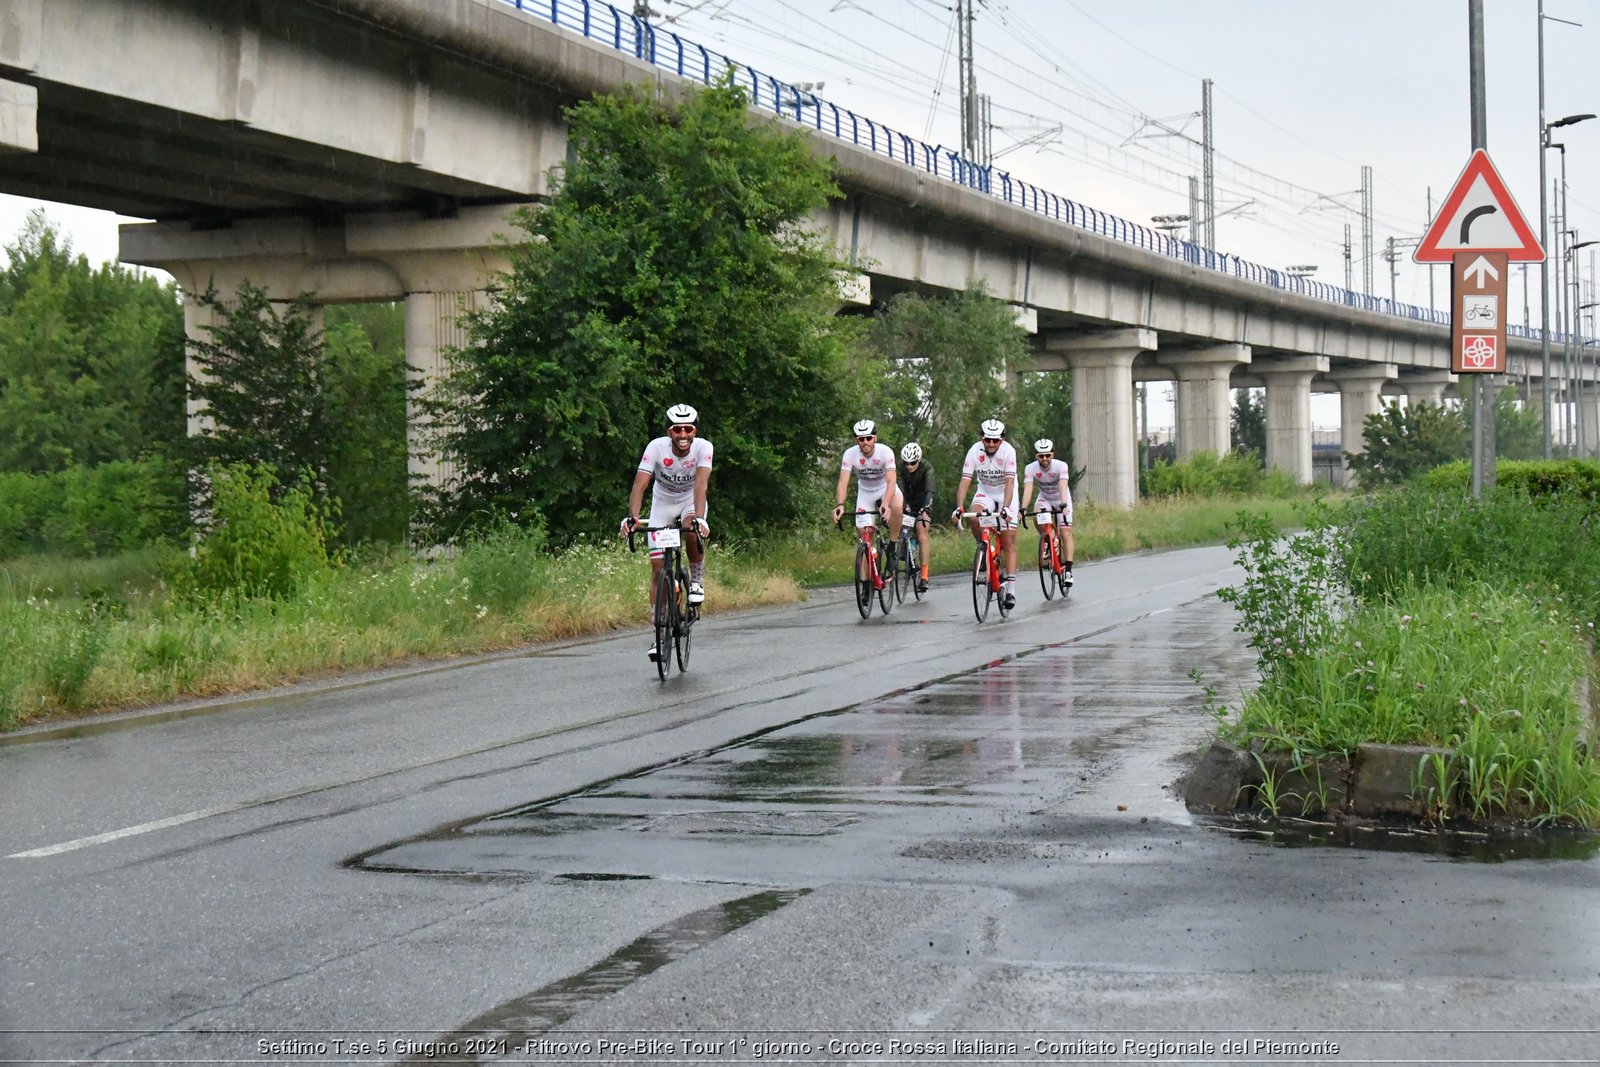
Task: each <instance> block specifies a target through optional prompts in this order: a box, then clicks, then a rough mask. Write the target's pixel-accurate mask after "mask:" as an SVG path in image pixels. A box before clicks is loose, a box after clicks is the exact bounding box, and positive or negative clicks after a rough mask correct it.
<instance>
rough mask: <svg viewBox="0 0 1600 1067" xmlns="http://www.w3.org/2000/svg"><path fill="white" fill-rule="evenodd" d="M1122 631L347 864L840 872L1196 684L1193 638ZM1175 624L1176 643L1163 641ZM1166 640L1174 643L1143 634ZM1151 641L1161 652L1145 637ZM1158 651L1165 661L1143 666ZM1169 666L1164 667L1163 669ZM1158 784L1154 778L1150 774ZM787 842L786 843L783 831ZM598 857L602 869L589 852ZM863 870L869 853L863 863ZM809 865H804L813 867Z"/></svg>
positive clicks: (1122, 727)
mask: <svg viewBox="0 0 1600 1067" xmlns="http://www.w3.org/2000/svg"><path fill="white" fill-rule="evenodd" d="M1166 635H1167V640H1165V641H1160V642H1155V641H1151V640H1149V639H1148V638H1146V639H1144V640H1135V639H1134V638H1133V637H1132V636H1130V635H1129V634H1127V633H1122V634H1117V635H1114V636H1101V637H1096V638H1089V639H1085V640H1083V641H1081V642H1076V643H1072V644H1067V645H1061V646H1055V647H1050V648H1045V649H1041V650H1038V651H1035V652H1030V653H1025V654H1023V655H1020V656H1016V657H1013V658H1008V659H1003V660H998V661H995V662H992V663H990V664H988V665H986V666H985V667H983V668H981V669H979V670H977V671H974V672H971V673H968V674H964V675H958V676H954V677H951V678H946V679H943V680H940V681H938V682H934V683H931V684H929V685H927V686H923V687H921V688H917V689H912V690H908V691H906V692H902V693H899V694H896V695H894V696H891V697H887V698H883V699H878V700H872V701H869V702H866V703H864V704H861V705H857V706H855V707H853V708H848V709H845V710H843V711H838V712H831V713H827V714H822V715H817V716H813V717H810V718H807V719H803V720H800V721H798V722H793V723H788V724H786V725H783V726H781V727H778V728H776V729H773V730H771V731H768V732H765V733H762V734H758V735H755V736H753V737H747V738H744V739H741V740H739V741H736V742H733V743H731V744H729V745H727V746H726V747H723V748H719V749H715V750H712V751H710V752H705V753H702V754H699V755H697V756H694V757H692V758H688V759H682V760H676V761H673V762H670V763H666V764H663V765H660V766H657V767H653V768H649V769H647V770H644V771H641V772H637V773H634V774H631V775H627V776H623V777H620V778H616V779H612V780H608V781H603V782H598V783H595V784H594V785H592V786H590V787H588V788H586V789H584V790H581V791H579V792H575V793H572V794H569V795H566V796H562V797H557V798H554V799H552V800H542V801H538V802H535V803H533V804H529V805H525V806H522V807H517V808H512V809H509V810H507V811H503V812H500V813H498V814H495V815H491V816H487V817H485V818H482V819H479V820H475V821H469V822H466V823H463V824H458V825H453V826H448V827H442V828H440V829H438V830H436V831H434V832H432V833H430V834H426V835H422V836H420V837H417V838H413V839H411V840H409V841H402V842H397V843H395V844H392V845H390V846H386V847H384V848H381V849H377V850H375V851H374V852H372V853H369V854H367V855H364V856H361V857H358V858H356V859H354V860H352V861H351V865H352V866H357V867H364V868H366V869H376V870H388V871H402V872H406V871H409V872H440V873H444V872H449V873H471V874H478V875H496V874H499V875H521V876H526V875H530V874H532V875H544V876H547V877H550V876H554V877H560V876H562V875H563V874H564V873H566V872H574V871H576V872H585V873H591V872H594V873H613V874H618V875H624V876H649V875H652V874H658V873H662V872H663V866H662V864H663V859H664V857H666V856H667V855H668V854H669V853H668V851H667V850H668V849H669V848H671V847H672V846H673V845H674V844H677V845H681V846H683V850H682V851H681V852H680V853H678V854H677V855H676V857H675V862H674V863H673V864H672V865H671V866H668V867H666V868H665V871H666V873H668V874H670V875H671V876H674V877H688V878H698V877H703V878H708V879H712V880H727V881H751V880H753V881H758V882H759V881H768V882H769V884H770V880H767V879H762V878H754V877H751V876H750V874H749V872H748V871H744V870H741V869H739V868H740V867H742V866H743V865H744V864H745V863H754V862H756V858H755V857H747V858H746V859H744V860H741V861H738V862H734V863H733V867H734V868H735V869H734V870H732V871H729V870H727V869H725V867H724V865H725V864H726V863H728V862H729V847H730V846H732V847H735V848H738V849H744V850H752V849H760V848H762V843H763V842H768V843H769V844H768V845H767V848H769V849H771V850H776V851H777V852H780V853H784V854H786V855H787V856H789V857H792V858H793V862H794V863H795V865H796V867H797V868H803V865H802V864H801V862H800V860H799V859H798V852H797V850H798V849H799V848H801V847H802V846H803V843H804V842H805V841H806V840H811V841H819V842H820V841H821V840H823V839H833V840H835V841H837V839H838V838H840V837H841V836H846V837H849V838H850V844H848V845H846V846H845V847H843V848H836V847H834V846H831V845H830V846H822V847H824V848H826V849H827V850H828V852H829V854H830V856H831V855H833V854H837V858H836V859H832V860H830V862H832V863H833V864H834V865H835V867H836V868H837V873H840V874H844V873H845V872H846V871H847V870H848V868H849V867H850V865H851V863H852V862H854V861H855V860H856V859H859V858H864V857H863V856H862V855H858V853H856V852H853V850H861V851H862V852H864V850H866V849H868V848H871V849H874V850H876V852H877V854H878V855H879V856H881V854H882V850H883V849H885V848H888V849H892V850H896V851H898V850H900V849H902V848H903V847H907V846H908V845H909V844H913V843H915V842H916V841H917V840H921V839H925V838H927V837H940V838H943V837H946V836H950V835H952V834H953V835H959V834H961V833H962V831H963V829H965V828H967V827H971V826H972V825H974V820H975V819H980V820H985V821H987V820H990V819H992V818H998V817H1000V815H1001V814H1002V813H1004V812H1010V811H1017V810H1034V809H1036V808H1037V807H1039V806H1040V805H1042V804H1047V803H1051V802H1054V801H1057V800H1059V799H1060V798H1061V797H1063V796H1064V795H1066V794H1068V793H1071V792H1075V791H1078V790H1080V789H1082V788H1084V787H1085V783H1088V782H1091V779H1093V778H1094V776H1096V775H1097V774H1098V773H1100V768H1102V767H1104V766H1107V765H1111V764H1114V763H1116V762H1117V760H1118V758H1119V756H1118V754H1119V753H1125V752H1126V751H1129V750H1133V749H1137V747H1138V746H1139V745H1140V743H1141V742H1142V740H1143V737H1142V734H1143V730H1144V725H1145V724H1146V723H1147V722H1150V721H1154V720H1156V719H1160V718H1163V717H1170V715H1171V713H1172V711H1173V709H1175V708H1179V709H1181V708H1182V707H1183V706H1184V705H1192V706H1193V707H1194V708H1195V709H1196V710H1197V711H1198V709H1199V706H1200V701H1201V700H1202V698H1203V694H1202V693H1201V692H1200V691H1199V690H1198V689H1197V688H1196V687H1195V686H1194V684H1193V683H1192V682H1190V681H1189V680H1188V679H1187V677H1185V676H1184V675H1183V674H1182V673H1181V671H1182V670H1184V669H1186V667H1180V666H1178V665H1181V664H1187V662H1189V661H1190V660H1192V656H1190V655H1187V653H1188V652H1189V649H1188V647H1187V644H1188V642H1189V641H1193V642H1194V643H1195V644H1199V643H1201V637H1202V635H1194V634H1185V633H1184V632H1183V631H1182V630H1181V629H1177V628H1174V629H1169V630H1168V631H1167V632H1166ZM1174 638H1178V639H1174ZM1153 644H1154V645H1167V644H1170V645H1171V646H1173V647H1171V648H1169V649H1167V651H1171V652H1173V653H1174V655H1171V656H1153V655H1152V651H1151V645H1153ZM1158 651H1159V649H1158ZM1155 663H1164V664H1172V666H1170V667H1160V668H1158V667H1155V666H1153V664H1155ZM1167 675H1170V677H1168V676H1167ZM1150 784H1151V786H1152V788H1153V789H1155V790H1157V791H1159V788H1160V786H1161V785H1162V784H1164V783H1162V782H1152V783H1150ZM786 842H787V844H786ZM596 857H603V858H604V859H603V865H598V866H597V864H596ZM872 866H873V868H874V869H876V867H877V864H876V863H874V864H873V865H872ZM813 870H814V868H813Z"/></svg>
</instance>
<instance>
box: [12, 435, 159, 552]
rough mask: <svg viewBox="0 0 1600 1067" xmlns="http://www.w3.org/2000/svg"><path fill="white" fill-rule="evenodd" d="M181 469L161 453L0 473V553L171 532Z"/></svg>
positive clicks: (138, 542)
mask: <svg viewBox="0 0 1600 1067" xmlns="http://www.w3.org/2000/svg"><path fill="white" fill-rule="evenodd" d="M187 523H188V506H187V503H186V502H185V488H184V473H183V470H182V468H181V467H180V466H179V465H178V464H177V463H175V462H173V461H171V460H168V459H164V458H159V457H157V458H152V459H145V460H135V461H117V462H113V463H103V464H100V465H99V466H96V467H68V468H67V469H66V470H62V471H56V472H53V473H49V474H24V473H8V474H0V557H5V558H10V557H13V556H17V555H21V554H23V553H25V552H55V553H60V554H62V555H67V556H75V557H79V558H85V557H89V556H101V555H109V554H112V553H117V552H124V551H127V550H129V549H133V548H138V547H140V546H142V545H147V544H152V543H154V542H157V541H160V540H163V539H171V538H175V537H177V536H179V535H180V534H181V533H182V531H183V529H184V527H185V526H186V525H187Z"/></svg>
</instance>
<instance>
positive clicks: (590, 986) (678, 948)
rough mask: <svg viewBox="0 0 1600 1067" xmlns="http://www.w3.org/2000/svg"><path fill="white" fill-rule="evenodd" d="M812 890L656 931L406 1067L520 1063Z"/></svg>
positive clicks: (708, 911) (742, 902)
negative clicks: (615, 998) (572, 1026)
mask: <svg viewBox="0 0 1600 1067" xmlns="http://www.w3.org/2000/svg"><path fill="white" fill-rule="evenodd" d="M809 892H810V890H808V889H793V890H768V891H766V892H761V893H753V894H751V895H750V896H745V897H740V898H738V899H737V900H729V901H725V902H724V903H721V904H715V905H713V906H711V907H709V908H701V909H700V910H699V911H692V912H690V913H689V914H687V915H684V916H682V917H681V918H677V919H674V920H672V921H671V922H669V923H665V924H663V925H661V926H658V927H656V928H655V929H654V930H651V931H650V932H649V933H647V934H645V935H644V936H642V937H639V938H637V939H635V940H634V941H632V942H631V943H629V944H627V945H624V946H623V947H622V948H620V949H618V950H617V951H615V952H613V953H612V954H611V955H609V956H607V957H606V958H605V959H603V960H601V961H600V962H599V963H596V964H595V965H594V966H593V967H590V968H589V969H588V970H586V971H581V972H580V973H578V974H575V975H573V976H572V977H570V978H563V979H561V980H560V981H559V982H551V983H550V984H549V985H547V986H544V987H543V988H542V989H536V990H534V991H533V992H532V993H528V994H526V995H524V996H520V997H517V998H516V999H515V1000H510V1001H507V1002H506V1003H504V1004H501V1005H500V1006H498V1007H496V1008H492V1009H490V1010H489V1011H486V1012H484V1013H483V1014H482V1015H479V1016H478V1017H477V1018H475V1019H473V1020H472V1021H470V1022H468V1023H467V1024H466V1025H465V1026H462V1027H461V1028H460V1029H458V1030H456V1031H455V1032H454V1033H450V1034H445V1035H443V1036H441V1037H439V1038H437V1039H434V1040H432V1041H430V1042H428V1044H429V1046H430V1047H431V1048H435V1049H438V1050H439V1055H438V1056H437V1057H434V1056H414V1057H412V1058H411V1059H408V1060H405V1061H403V1062H406V1063H429V1062H433V1061H434V1060H435V1059H445V1060H448V1061H449V1062H451V1063H488V1062H492V1061H493V1059H500V1058H503V1057H504V1056H507V1055H509V1056H511V1057H513V1058H515V1056H516V1054H517V1052H518V1050H519V1049H521V1048H522V1047H523V1046H524V1045H525V1043H526V1042H527V1041H528V1040H529V1039H530V1038H535V1037H538V1036H539V1035H540V1034H544V1033H548V1032H549V1031H550V1030H553V1029H555V1028H556V1027H557V1026H560V1025H561V1024H562V1023H564V1022H566V1021H567V1020H568V1019H570V1018H572V1017H573V1016H574V1015H577V1014H578V1013H579V1012H580V1011H582V1010H583V1009H584V1008H586V1007H588V1006H589V1005H590V1004H593V1003H594V1002H596V1001H598V1000H601V999H602V998H604V997H608V996H610V995H611V994H613V993H615V992H617V991H618V990H621V989H624V988H626V987H627V986H630V985H632V984H633V983H634V982H637V981H639V980H640V979H641V978H644V977H645V976H646V975H648V974H650V973H651V972H652V971H657V970H660V969H661V968H662V967H665V966H666V965H667V964H669V963H672V962H673V961H675V960H679V959H682V958H683V957H684V956H687V955H688V954H689V953H691V952H693V951H694V950H695V949H698V948H702V947H704V946H705V945H708V944H710V943H711V942H713V941H715V940H717V938H719V937H723V936H724V935H726V934H730V933H732V932H733V931H735V930H737V929H739V928H740V927H742V926H746V925H748V924H750V923H752V922H754V921H755V920H757V919H759V918H761V917H762V916H763V915H770V914H771V913H772V912H774V911H777V910H778V909H779V908H781V907H783V906H784V905H785V904H788V903H790V902H791V901H794V900H796V899H798V898H800V897H802V896H805V895H806V894H807V893H809ZM497 1046H499V1047H503V1048H504V1050H505V1052H504V1053H502V1054H501V1055H499V1056H495V1057H486V1056H479V1055H473V1054H471V1052H470V1051H469V1050H472V1049H493V1048H496V1047H497Z"/></svg>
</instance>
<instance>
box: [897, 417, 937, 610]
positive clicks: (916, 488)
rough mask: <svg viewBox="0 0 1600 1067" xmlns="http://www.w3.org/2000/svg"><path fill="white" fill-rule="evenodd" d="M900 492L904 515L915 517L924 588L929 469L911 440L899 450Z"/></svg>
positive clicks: (930, 493) (930, 498)
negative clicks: (903, 504)
mask: <svg viewBox="0 0 1600 1067" xmlns="http://www.w3.org/2000/svg"><path fill="white" fill-rule="evenodd" d="M900 492H901V493H902V494H903V495H904V496H903V498H904V500H905V509H906V514H907V515H911V516H914V517H915V519H916V524H915V527H914V528H915V529H916V531H917V548H918V549H920V550H921V559H922V575H921V577H919V578H918V579H917V581H918V583H919V589H920V590H921V591H922V592H924V593H926V592H927V591H928V523H929V522H930V521H931V520H930V519H929V518H928V515H929V513H930V512H931V511H932V510H933V468H932V467H931V466H929V465H928V461H927V460H925V459H923V458H922V446H921V445H919V444H917V443H916V442H915V441H912V442H910V443H909V444H907V445H906V446H905V447H904V448H902V449H901V450H900Z"/></svg>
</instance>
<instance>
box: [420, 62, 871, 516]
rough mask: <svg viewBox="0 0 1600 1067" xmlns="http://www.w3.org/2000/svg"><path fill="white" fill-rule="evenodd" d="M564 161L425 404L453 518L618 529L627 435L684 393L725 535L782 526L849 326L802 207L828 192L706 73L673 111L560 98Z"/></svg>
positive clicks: (625, 97) (806, 153)
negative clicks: (706, 451)
mask: <svg viewBox="0 0 1600 1067" xmlns="http://www.w3.org/2000/svg"><path fill="white" fill-rule="evenodd" d="M567 118H568V123H569V142H568V143H569V161H568V163H567V164H566V165H565V166H563V167H561V168H558V169H557V170H556V171H555V172H554V173H553V175H552V177H553V184H554V187H555V192H554V194H553V196H552V197H551V199H550V201H549V202H548V203H547V204H545V205H543V206H542V207H539V208H530V209H527V210H524V211H522V212H521V213H520V214H519V215H518V216H517V225H518V226H519V227H520V229H521V231H522V233H521V234H520V237H521V240H520V241H519V242H518V243H516V244H514V245H512V246H511V247H510V248H509V249H508V252H509V255H510V258H511V267H510V270H509V272H508V273H507V274H506V275H505V276H503V277H502V278H501V279H500V280H499V282H498V284H497V286H496V287H495V290H494V294H493V295H494V299H493V301H492V302H491V303H490V305H489V306H488V307H487V308H486V309H484V310H482V311H480V312H478V313H476V314H474V315H472V316H470V317H469V319H468V322H467V325H468V327H469V336H470V339H471V344H469V345H468V346H467V347H466V348H465V349H463V350H461V351H459V352H457V353H454V355H453V358H454V360H455V364H454V369H453V371H452V373H451V374H450V375H449V376H448V377H447V378H446V379H445V381H444V382H443V383H442V385H441V387H440V389H439V390H438V391H437V393H436V395H435V397H434V398H433V400H432V402H431V403H430V404H429V405H428V406H429V410H430V413H431V414H432V415H433V416H434V417H435V419H436V420H437V421H438V424H439V425H441V426H442V427H443V428H444V429H443V431H442V433H441V437H440V441H439V445H440V448H441V451H442V453H443V455H444V456H445V457H447V458H448V459H450V460H452V461H453V462H454V464H455V466H456V469H457V470H458V471H459V472H460V475H459V482H458V484H457V485H456V486H455V487H454V490H453V493H452V494H451V497H450V499H449V500H448V501H447V506H448V507H450V508H451V509H452V510H453V511H454V512H455V513H456V514H457V516H467V515H472V514H478V515H487V514H491V513H502V514H521V515H523V516H529V515H530V514H531V515H537V516H542V518H543V520H544V521H545V523H546V524H547V526H548V528H549V530H550V532H551V534H552V536H553V538H559V537H561V536H563V535H571V534H573V533H576V532H579V531H585V530H587V531H592V530H595V529H597V528H600V527H603V526H609V525H611V524H612V523H614V522H615V520H616V516H617V513H618V511H619V510H620V508H621V506H622V502H623V500H624V499H625V497H624V494H625V492H626V486H627V485H628V484H629V481H630V480H631V477H632V472H633V470H634V467H635V465H636V462H637V460H638V456H639V454H640V452H641V450H642V449H643V447H644V444H645V443H646V442H647V441H648V440H649V439H651V438H652V437H656V436H659V435H660V434H661V433H663V432H664V429H665V426H664V423H663V413H664V411H665V409H666V408H667V407H669V406H671V405H672V404H674V403H678V402H688V403H690V404H693V405H694V406H695V407H697V408H698V409H699V410H700V413H701V419H702V422H701V432H702V435H703V436H704V437H706V438H707V439H709V440H710V441H712V442H713V444H714V445H715V446H716V449H717V452H716V467H715V474H714V476H713V486H714V498H715V500H716V503H715V505H714V509H713V515H714V518H715V517H717V516H720V519H719V520H718V521H719V525H721V526H722V528H724V529H727V528H729V526H730V524H731V526H732V527H733V528H735V529H738V528H740V527H748V526H753V525H754V524H755V523H757V522H760V523H762V524H767V523H771V522H782V521H784V520H785V519H788V518H791V517H792V516H793V514H794V512H795V509H796V506H797V505H796V501H797V500H798V499H799V497H798V496H797V491H798V489H799V487H800V486H801V485H803V484H804V483H806V482H808V481H810V480H813V479H815V478H816V477H817V470H816V467H815V459H816V457H817V455H818V451H819V446H820V444H821V442H822V441H823V440H824V439H825V438H826V437H827V436H828V435H829V434H830V433H832V432H833V431H834V430H835V428H836V426H837V423H838V421H839V420H840V419H841V418H843V417H844V415H843V412H842V411H841V399H842V397H843V396H844V390H843V388H842V386H841V383H842V382H844V381H845V380H846V378H847V376H848V375H849V374H850V373H851V372H850V370H849V368H848V367H847V365H846V356H847V347H846V344H845V334H846V331H845V330H843V329H841V328H840V325H839V323H838V321H837V320H835V319H834V318H833V317H832V313H833V310H834V306H835V303H836V294H837V283H836V281H835V273H834V272H835V271H836V270H837V269H838V268H839V267H840V264H839V263H838V261H837V259H836V257H835V255H834V253H833V252H832V250H831V249H830V248H829V247H827V245H826V244H825V243H824V242H823V240H822V239H821V238H820V237H819V236H818V235H816V234H813V233H811V232H810V231H808V230H807V228H806V222H807V218H808V216H809V215H810V214H811V212H813V211H814V210H815V209H817V208H819V207H821V206H822V205H823V204H824V203H825V202H826V200H827V198H828V197H830V196H835V195H837V189H836V187H835V185H834V183H833V181H832V178H831V176H830V172H829V164H828V163H827V161H824V160H821V159H818V158H817V157H816V156H815V155H814V154H813V152H812V151H811V148H810V147H809V145H808V143H807V141H806V140H805V138H804V135H802V134H799V133H793V132H788V131H784V130H781V129H779V128H778V127H776V126H773V125H767V124H761V123H754V122H752V121H751V118H750V115H749V113H748V111H747V100H746V97H745V94H744V93H743V91H741V90H740V89H738V88H735V87H733V86H732V85H731V84H728V83H724V84H722V85H719V86H716V87H713V88H711V89H709V90H706V91H703V92H696V93H693V94H691V95H690V96H688V97H687V98H685V99H684V101H683V102H682V103H681V104H680V105H678V106H677V107H676V108H673V109H670V110H668V109H663V108H662V107H660V106H659V105H656V104H654V103H652V102H651V101H650V100H649V99H648V98H647V97H646V96H645V95H643V94H640V93H625V94H622V95H617V96H597V97H593V98H591V99H589V100H586V101H584V102H583V103H581V104H578V105H577V106H575V107H573V108H571V109H570V110H569V111H568V113H567Z"/></svg>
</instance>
